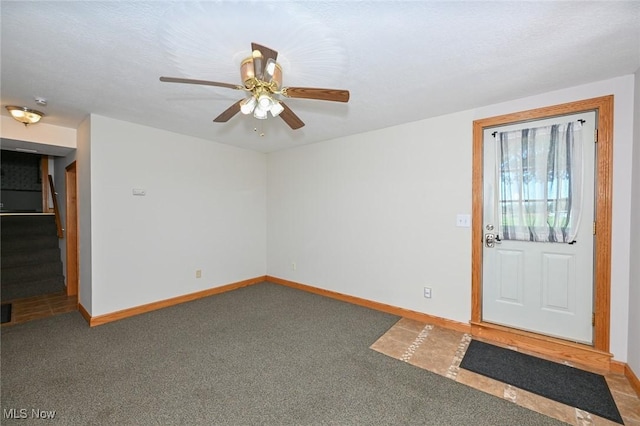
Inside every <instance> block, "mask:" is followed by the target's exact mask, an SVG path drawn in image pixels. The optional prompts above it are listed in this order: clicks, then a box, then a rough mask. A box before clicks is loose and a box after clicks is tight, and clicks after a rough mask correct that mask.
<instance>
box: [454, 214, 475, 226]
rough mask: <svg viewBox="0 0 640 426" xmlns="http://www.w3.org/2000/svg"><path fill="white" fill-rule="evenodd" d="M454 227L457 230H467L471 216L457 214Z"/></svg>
mask: <svg viewBox="0 0 640 426" xmlns="http://www.w3.org/2000/svg"><path fill="white" fill-rule="evenodd" d="M456 226H457V227H459V228H469V227H471V215H470V214H459V215H457V216H456Z"/></svg>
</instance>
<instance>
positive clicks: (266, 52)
mask: <svg viewBox="0 0 640 426" xmlns="http://www.w3.org/2000/svg"><path fill="white" fill-rule="evenodd" d="M251 52H252V56H253V72H254V73H255V76H256V78H258V79H262V78H263V76H264V69H265V66H266V65H267V61H268V60H269V59H273V60H274V61H275V60H276V59H278V52H276V51H275V50H273V49H269V48H268V47H266V46H262V45H260V44H258V43H251ZM256 52H260V53H259V54H256ZM256 55H257V56H256Z"/></svg>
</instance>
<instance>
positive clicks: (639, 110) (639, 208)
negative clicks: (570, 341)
mask: <svg viewBox="0 0 640 426" xmlns="http://www.w3.org/2000/svg"><path fill="white" fill-rule="evenodd" d="M634 107H635V109H634V111H635V112H634V116H635V118H636V119H635V123H634V130H633V140H634V146H633V179H632V180H633V193H632V204H631V212H632V217H633V219H635V220H632V222H631V235H633V238H631V262H630V264H631V271H630V275H631V278H630V281H629V285H630V289H629V355H628V357H627V363H628V364H629V366H630V367H631V368H632V369H633V371H634V373H635V374H636V376H638V377H640V221H639V220H638V219H639V218H640V70H638V71H636V74H635V103H634Z"/></svg>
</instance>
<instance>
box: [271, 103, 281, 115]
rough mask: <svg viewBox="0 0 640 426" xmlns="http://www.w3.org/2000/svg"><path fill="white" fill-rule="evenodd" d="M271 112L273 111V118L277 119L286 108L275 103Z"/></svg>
mask: <svg viewBox="0 0 640 426" xmlns="http://www.w3.org/2000/svg"><path fill="white" fill-rule="evenodd" d="M269 111H271V115H272V116H274V117H277V116H279V115H280V113H281V112H282V111H284V107H283V106H282V104H281V103H280V102H277V101H275V102H273V105H271V109H270V110H269Z"/></svg>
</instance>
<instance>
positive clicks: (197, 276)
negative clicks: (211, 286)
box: [196, 269, 202, 278]
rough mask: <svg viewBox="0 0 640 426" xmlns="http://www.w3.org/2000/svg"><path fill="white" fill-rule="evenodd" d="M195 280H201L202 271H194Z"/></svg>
mask: <svg viewBox="0 0 640 426" xmlns="http://www.w3.org/2000/svg"><path fill="white" fill-rule="evenodd" d="M196 278H202V269H196Z"/></svg>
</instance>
